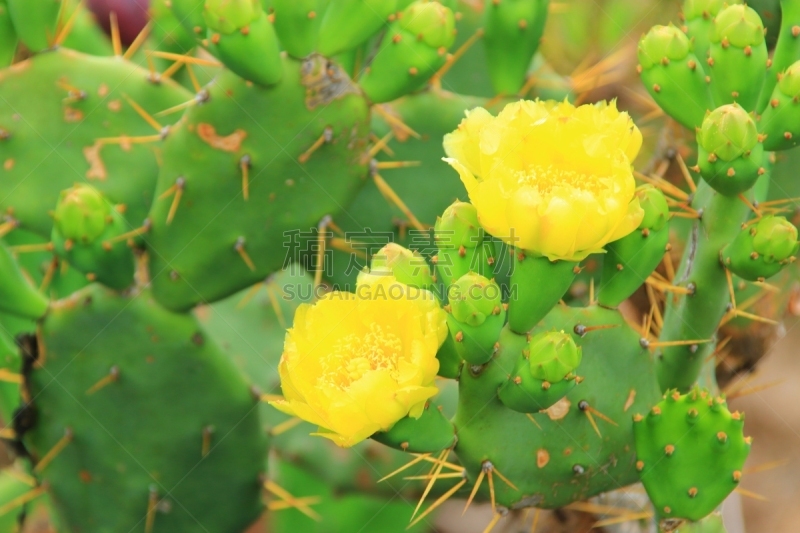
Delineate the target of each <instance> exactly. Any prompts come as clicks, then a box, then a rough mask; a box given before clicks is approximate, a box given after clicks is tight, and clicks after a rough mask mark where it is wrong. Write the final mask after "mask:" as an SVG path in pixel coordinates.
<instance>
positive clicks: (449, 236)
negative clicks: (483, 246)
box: [434, 201, 484, 249]
mask: <svg viewBox="0 0 800 533" xmlns="http://www.w3.org/2000/svg"><path fill="white" fill-rule="evenodd" d="M434 229H435V231H436V246H437V247H438V248H439V249H441V248H458V247H459V246H463V247H465V248H477V247H478V245H479V244H480V243H481V241H483V236H484V233H483V229H482V228H481V225H480V224H479V223H478V211H477V210H476V209H475V207H474V206H473V205H472V204H470V203H467V202H459V201H456V202H454V203H453V204H451V205H450V207H448V208H447V209H445V210H444V213H442V216H441V217H439V218H437V219H436V225H435V226H434Z"/></svg>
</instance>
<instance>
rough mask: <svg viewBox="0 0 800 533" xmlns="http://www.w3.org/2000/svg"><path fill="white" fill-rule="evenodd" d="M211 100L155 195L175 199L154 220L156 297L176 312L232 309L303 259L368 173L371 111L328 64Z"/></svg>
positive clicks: (287, 63)
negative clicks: (243, 294) (226, 305)
mask: <svg viewBox="0 0 800 533" xmlns="http://www.w3.org/2000/svg"><path fill="white" fill-rule="evenodd" d="M208 91H209V93H208V96H209V97H208V101H207V102H206V103H205V104H203V105H198V106H194V107H193V108H192V109H191V110H190V111H188V112H187V114H186V116H185V117H184V119H183V120H182V121H181V123H180V125H179V126H177V127H176V128H174V130H173V131H172V132H171V134H170V136H169V138H168V141H167V143H166V144H165V146H164V165H163V166H162V168H161V173H160V175H159V181H158V187H157V191H156V195H158V196H162V195H164V194H165V193H166V195H167V196H166V197H164V198H163V199H162V200H159V201H157V202H155V203H154V204H153V208H152V211H151V212H150V217H149V218H150V220H151V222H152V230H151V232H150V233H149V234H148V236H147V241H148V245H149V246H150V247H151V248H152V250H153V251H154V252H155V253H153V254H152V256H151V272H152V275H153V293H154V295H155V297H156V298H157V299H158V300H159V301H160V302H162V304H163V305H165V306H168V307H169V308H171V309H187V308H189V307H191V306H192V305H194V304H196V303H198V302H201V301H214V300H217V299H219V298H223V297H225V296H228V295H230V294H233V293H234V292H236V291H238V290H240V289H243V288H245V287H248V286H250V285H252V284H253V283H255V282H256V281H260V280H263V279H264V278H265V277H266V276H267V275H268V274H270V273H271V272H274V271H276V270H278V269H280V268H281V266H282V265H283V264H284V262H285V261H286V260H287V258H288V259H294V260H296V259H299V257H295V256H297V255H299V254H300V252H303V251H305V249H304V248H303V246H304V242H306V241H307V240H308V239H307V238H305V237H303V235H300V232H306V233H308V232H309V231H311V230H314V229H315V228H316V226H317V224H318V223H319V221H320V220H321V219H322V218H323V217H324V216H325V215H329V214H331V215H332V214H335V213H337V212H338V211H339V210H340V209H342V206H343V205H346V204H347V202H348V201H349V200H350V199H351V198H352V196H353V195H355V193H356V192H357V190H358V187H359V185H360V184H361V183H363V178H364V177H365V176H366V173H367V162H366V161H364V160H363V155H364V151H365V149H366V142H367V132H368V127H369V121H368V117H369V111H368V108H367V104H366V102H365V101H364V99H363V98H362V97H361V96H360V95H359V94H357V92H356V89H355V87H354V86H353V85H352V83H351V82H350V80H349V79H348V78H347V76H346V74H344V73H343V72H342V71H341V70H339V69H338V68H337V67H336V66H335V65H333V64H329V63H327V61H326V60H324V59H323V58H321V57H320V56H312V57H310V58H309V59H307V60H305V61H303V62H300V61H296V60H293V59H290V58H287V59H285V60H284V75H283V80H282V81H281V83H280V84H278V85H276V86H274V87H272V88H269V89H265V88H262V87H257V86H252V85H250V84H247V83H245V82H244V81H243V80H242V79H241V78H239V77H237V76H235V75H233V74H231V73H225V74H223V75H221V76H220V78H218V79H217V81H216V82H215V83H214V85H213V86H212V87H210V88H209V89H208ZM277 139H290V140H291V141H290V142H289V144H288V145H284V144H280V143H278V141H277ZM319 139H323V140H324V141H326V142H323V143H322V144H321V145H320V146H319V148H318V149H317V150H316V151H314V152H313V153H310V154H309V155H308V158H307V159H306V158H305V157H301V156H302V154H304V152H307V151H308V150H309V148H310V147H311V146H312V145H314V143H315V142H317V141H318V140H319ZM328 139H329V141H328ZM298 158H300V159H302V161H298ZM243 171H247V180H245V175H244V174H243ZM176 183H178V184H180V187H181V189H182V191H181V192H182V196H181V198H180V199H179V201H178V203H177V204H176V206H175V208H174V211H173V214H174V218H173V219H172V220H171V222H168V218H169V216H170V211H171V210H173V203H174V202H175V194H176V192H177V191H176ZM245 187H246V189H245ZM170 191H171V192H170ZM245 192H247V194H248V198H247V199H245V197H244V195H245ZM292 232H294V234H293V233H292ZM302 239H305V240H302ZM313 239H314V240H316V236H314V237H313ZM251 267H252V268H251Z"/></svg>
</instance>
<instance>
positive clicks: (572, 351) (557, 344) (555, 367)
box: [528, 331, 583, 383]
mask: <svg viewBox="0 0 800 533" xmlns="http://www.w3.org/2000/svg"><path fill="white" fill-rule="evenodd" d="M528 349H529V350H530V356H529V359H528V362H529V363H530V366H531V374H532V375H533V377H535V378H537V379H540V380H542V381H547V382H549V383H558V382H559V381H562V380H563V379H564V378H565V377H567V375H568V374H570V373H572V372H574V371H575V369H577V368H578V365H580V364H581V358H582V355H583V354H582V350H581V348H580V347H579V346H577V345H576V344H575V341H574V340H572V336H570V335H569V334H567V333H564V332H563V331H561V332H557V331H550V332H546V333H539V334H538V335H536V336H535V337H533V338H532V339H531V341H530V343H529V344H528Z"/></svg>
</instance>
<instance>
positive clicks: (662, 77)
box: [639, 25, 714, 129]
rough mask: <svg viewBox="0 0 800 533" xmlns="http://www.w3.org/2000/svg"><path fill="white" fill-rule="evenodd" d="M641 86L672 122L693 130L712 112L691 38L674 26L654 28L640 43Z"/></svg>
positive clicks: (710, 101)
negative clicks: (674, 121) (708, 111)
mask: <svg viewBox="0 0 800 533" xmlns="http://www.w3.org/2000/svg"><path fill="white" fill-rule="evenodd" d="M639 63H640V75H641V77H642V83H644V86H645V88H646V89H647V92H649V93H650V96H652V97H653V99H654V100H655V101H656V103H658V105H659V106H661V108H662V109H663V110H664V111H665V112H666V113H667V114H668V115H669V116H671V117H672V118H674V119H675V120H677V121H678V122H680V123H681V124H683V125H684V126H686V127H687V128H691V129H694V128H696V127H699V126H700V124H702V122H703V117H705V114H706V111H707V110H709V109H713V108H714V105H713V104H712V99H711V92H710V91H709V88H708V82H707V80H706V72H705V71H704V70H703V65H702V64H701V63H700V60H699V59H698V57H697V56H696V55H695V54H694V52H693V50H692V45H691V43H690V42H689V39H688V37H686V34H684V33H683V32H682V31H681V30H679V29H678V28H676V27H675V26H672V25H670V26H654V27H653V28H652V29H651V30H650V32H649V33H648V34H647V35H645V36H644V37H643V38H642V40H641V41H639Z"/></svg>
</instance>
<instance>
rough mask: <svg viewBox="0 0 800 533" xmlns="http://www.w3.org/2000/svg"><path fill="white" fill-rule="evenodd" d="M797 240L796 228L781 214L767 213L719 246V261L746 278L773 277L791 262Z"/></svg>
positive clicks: (795, 250) (753, 279) (752, 279)
mask: <svg viewBox="0 0 800 533" xmlns="http://www.w3.org/2000/svg"><path fill="white" fill-rule="evenodd" d="M799 247H800V243H798V242H797V228H795V227H794V225H793V224H792V223H791V222H789V221H788V220H786V219H785V218H783V217H775V216H766V217H764V218H762V219H761V220H759V221H758V222H757V223H756V224H754V225H752V226H750V227H746V228H744V229H742V231H741V232H740V233H739V234H738V235H737V236H736V238H735V239H734V240H733V242H731V243H730V244H728V245H727V246H725V248H723V249H722V262H723V264H724V265H725V266H726V267H727V268H728V269H730V271H731V272H733V273H734V274H736V275H737V276H739V277H741V278H744V279H746V280H749V281H756V280H759V279H766V278H769V277H771V276H774V275H775V274H777V273H778V272H780V270H781V269H782V268H783V267H784V266H785V265H787V264H789V263H790V262H792V261H794V256H795V254H796V253H797V250H798V248H799Z"/></svg>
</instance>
